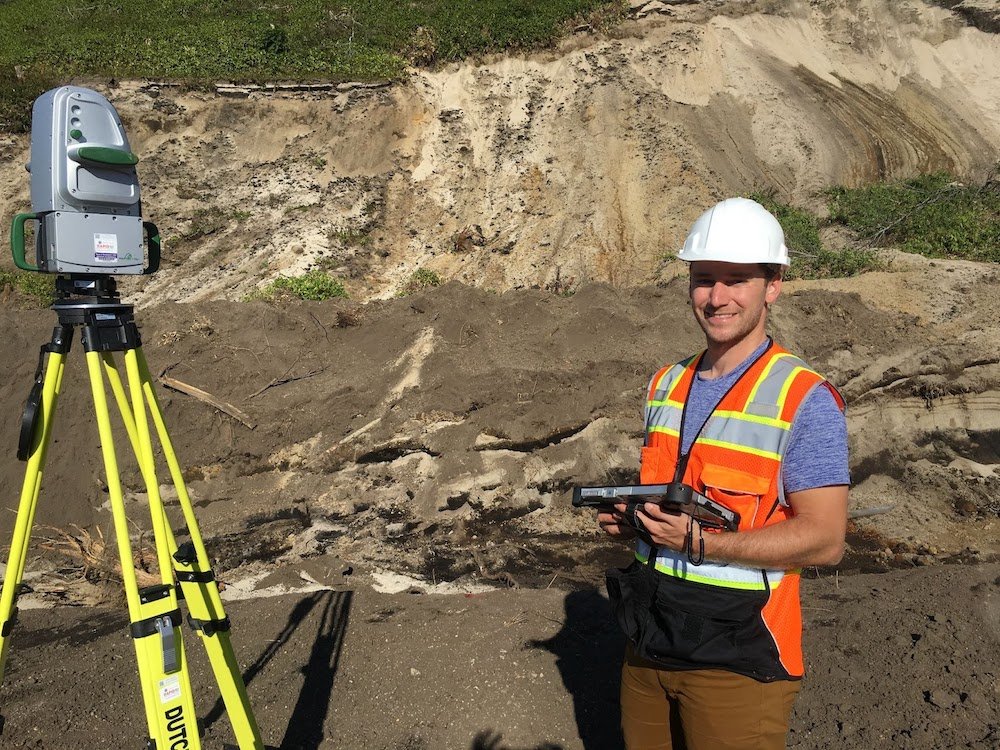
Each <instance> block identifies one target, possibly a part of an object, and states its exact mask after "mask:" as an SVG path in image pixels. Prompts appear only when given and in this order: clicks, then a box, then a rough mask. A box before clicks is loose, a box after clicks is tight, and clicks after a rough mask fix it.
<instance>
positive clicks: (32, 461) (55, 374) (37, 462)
mask: <svg viewBox="0 0 1000 750" xmlns="http://www.w3.org/2000/svg"><path fill="white" fill-rule="evenodd" d="M57 330H58V329H57ZM68 345H69V344H68V341H67V342H66V346H67V348H68ZM65 364H66V354H65V353H64V352H57V351H50V352H49V355H48V360H47V361H46V364H45V379H44V381H43V383H42V399H41V409H42V418H41V421H40V423H39V425H38V426H36V428H35V429H36V435H35V440H34V442H33V447H32V450H31V453H30V454H29V456H28V465H27V467H26V468H25V470H24V483H23V484H22V485H21V498H20V500H19V502H18V506H17V519H16V521H15V522H14V534H13V537H12V540H11V544H10V554H9V555H8V557H7V569H6V571H5V572H4V577H3V591H2V593H0V682H3V675H4V670H5V668H6V666H7V654H8V652H9V650H10V636H11V630H12V628H13V626H14V622H15V620H16V617H17V595H18V593H19V591H20V587H21V579H22V578H23V576H24V565H25V561H26V560H27V558H28V543H29V541H30V537H31V528H32V526H33V525H34V522H35V510H36V509H37V507H38V495H39V492H40V491H41V487H42V471H43V469H44V467H45V456H46V454H47V452H48V447H49V442H50V438H51V436H52V424H53V421H54V418H55V412H56V402H57V401H58V398H59V389H60V387H61V386H62V378H63V371H64V369H65Z"/></svg>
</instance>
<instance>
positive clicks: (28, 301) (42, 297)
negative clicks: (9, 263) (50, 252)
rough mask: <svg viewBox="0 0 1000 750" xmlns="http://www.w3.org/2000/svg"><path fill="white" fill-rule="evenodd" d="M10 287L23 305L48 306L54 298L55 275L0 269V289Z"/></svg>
mask: <svg viewBox="0 0 1000 750" xmlns="http://www.w3.org/2000/svg"><path fill="white" fill-rule="evenodd" d="M6 289H12V290H14V292H15V294H16V295H17V296H18V297H19V298H20V302H21V303H22V305H23V306H24V307H31V308H35V307H48V306H49V305H51V304H52V303H53V302H54V301H55V299H56V287H55V276H53V275H52V274H50V273H35V272H32V271H8V270H5V269H0V290H6Z"/></svg>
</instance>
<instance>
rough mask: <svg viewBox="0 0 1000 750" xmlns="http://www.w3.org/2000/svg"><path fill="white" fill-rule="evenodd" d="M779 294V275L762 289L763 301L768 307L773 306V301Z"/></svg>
mask: <svg viewBox="0 0 1000 750" xmlns="http://www.w3.org/2000/svg"><path fill="white" fill-rule="evenodd" d="M780 294H781V274H780V273H779V274H777V275H776V276H775V277H774V278H773V279H771V280H770V281H768V282H767V286H766V287H765V288H764V301H765V302H767V304H769V305H773V304H774V302H775V300H777V299H778V295H780Z"/></svg>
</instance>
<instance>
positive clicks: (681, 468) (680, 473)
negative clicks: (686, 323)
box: [674, 336, 774, 482]
mask: <svg viewBox="0 0 1000 750" xmlns="http://www.w3.org/2000/svg"><path fill="white" fill-rule="evenodd" d="M773 346H774V339H772V338H771V337H770V336H768V337H767V346H765V347H764V350H763V351H762V352H761V353H760V354H758V355H757V356H756V357H754V358H753V360H752V361H751V362H750V364H749V365H747V367H746V369H745V370H744V371H743V372H741V373H740V376H739V377H738V378H736V380H734V381H733V383H732V385H730V386H729V388H727V389H726V392H725V393H723V394H722V396H721V397H720V398H719V400H718V401H716V402H715V406H713V407H712V411H710V412H709V413H708V416H707V417H705V421H704V422H702V423H701V426H700V427H698V431H697V432H695V434H694V439H693V440H692V441H691V447H690V448H688V450H687V453H681V446H683V445H684V425H685V424H687V410H688V403H690V401H691V391H693V390H694V378H696V377H698V368H699V367H700V366H701V363H702V361H703V360H704V359H705V355H706V354H708V350H707V349H706V350H705V351H703V352H702V353H701V354H700V355H699V356H698V361H697V362H696V363H695V365H694V373H693V375H692V378H691V386H690V388H688V393H687V396H686V397H685V398H684V408H683V409H682V410H681V428H680V430H678V435H677V437H678V442H677V452H678V453H679V454H680V455H679V456H678V458H677V468H676V469H674V481H675V482H680V481H682V480H683V479H684V472H686V471H687V465H688V461H689V460H690V458H691V452H692V451H693V450H694V445H695V443H697V442H698V438H699V437H700V436H701V431H702V430H704V429H705V425H707V424H708V421H709V420H710V419H711V418H712V415H713V414H715V411H716V410H717V409H718V408H719V405H720V404H721V403H722V402H723V401H725V400H726V396H728V395H729V394H730V393H731V392H732V390H733V389H734V388H735V387H736V386H737V385H739V384H740V382H741V381H742V380H743V378H745V377H746V374H747V373H748V372H750V370H752V369H753V366H754V365H755V364H757V362H759V361H760V358H761V357H763V356H764V355H765V354H767V353H768V352H769V351H771V347H773Z"/></svg>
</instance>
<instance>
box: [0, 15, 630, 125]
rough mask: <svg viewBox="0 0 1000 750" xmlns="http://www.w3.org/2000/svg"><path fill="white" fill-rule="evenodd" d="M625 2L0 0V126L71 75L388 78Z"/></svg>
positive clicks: (566, 26) (561, 29)
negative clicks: (412, 68) (414, 65)
mask: <svg viewBox="0 0 1000 750" xmlns="http://www.w3.org/2000/svg"><path fill="white" fill-rule="evenodd" d="M624 12H625V5H624V2H623V0H544V1H540V0H476V1H475V2H470V0H408V1H407V2H383V1H382V0H339V2H330V1H329V0H327V1H324V2H321V1H320V0H302V2H294V3H293V2H286V3H261V2H253V1H252V0H251V1H249V2H237V1H236V0H173V1H172V2H164V1H163V0H142V1H140V0H62V1H61V2H56V1H55V0H6V2H0V130H8V131H17V130H23V129H24V128H25V127H26V125H27V118H28V117H30V109H31V107H30V104H31V102H32V101H33V100H34V98H35V97H37V96H38V95H39V94H41V93H42V92H44V91H46V90H47V89H49V88H52V87H53V86H54V85H56V84H57V83H59V82H63V81H65V80H67V79H76V78H80V77H83V78H87V77H108V78H152V79H157V80H162V79H169V80H177V81H181V82H188V83H198V82H203V81H212V80H218V79H225V80H234V81H259V80H274V79H292V80H303V79H308V80H317V79H318V80H333V81H338V80H348V79H350V80H375V79H386V78H389V79H391V78H397V77H399V76H400V75H402V73H403V71H404V69H405V67H406V66H407V65H408V64H416V65H428V64H433V63H436V62H446V61H451V60H459V59H462V58H465V57H469V56H475V55H481V54H485V53H491V52H504V51H512V50H524V49H531V48H537V47H541V46H545V45H549V44H551V43H553V42H554V41H555V40H557V39H558V38H559V37H561V36H564V35H565V34H566V33H568V32H569V31H570V30H571V29H572V28H573V27H574V26H575V25H576V24H579V23H584V22H586V23H588V24H590V25H592V26H600V25H604V24H610V23H613V22H614V21H615V20H617V19H619V18H621V17H622V16H623V15H624Z"/></svg>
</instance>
